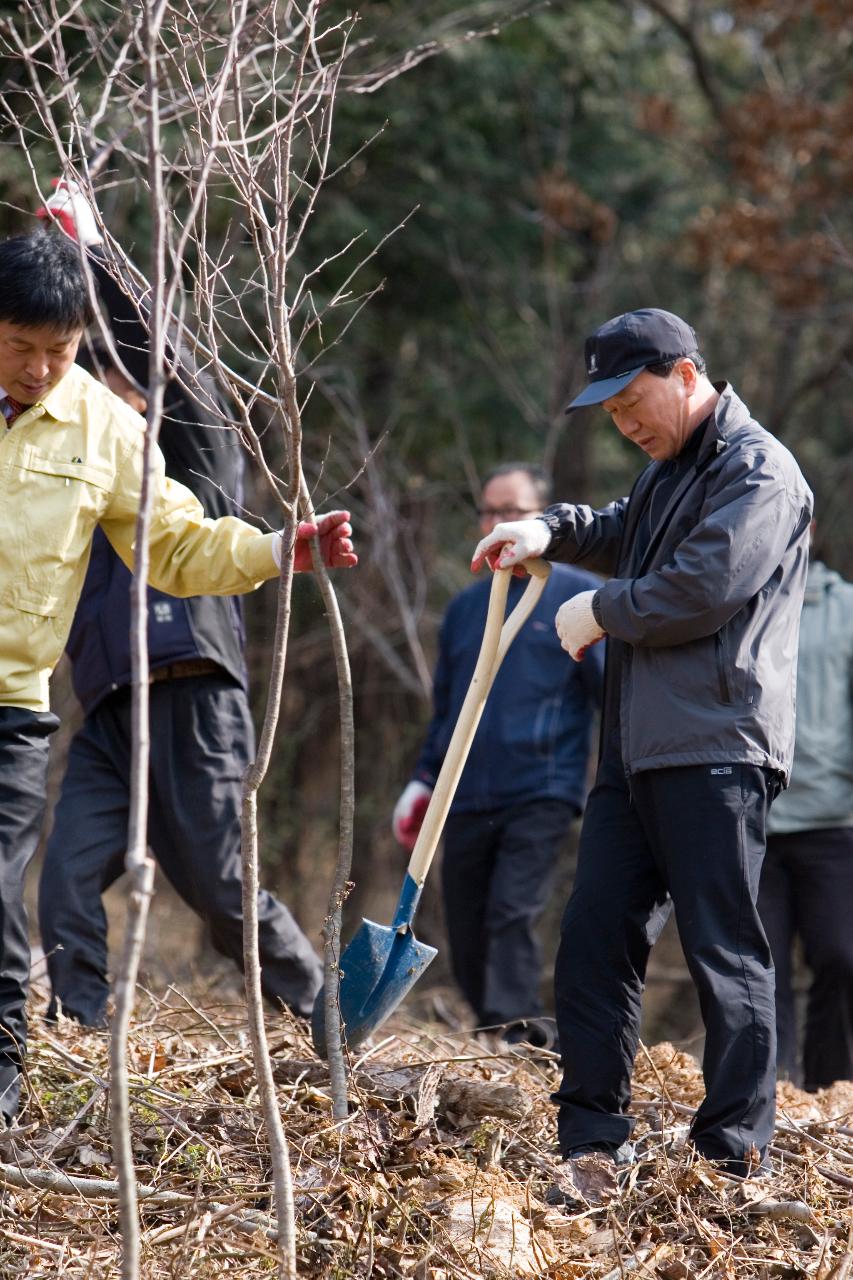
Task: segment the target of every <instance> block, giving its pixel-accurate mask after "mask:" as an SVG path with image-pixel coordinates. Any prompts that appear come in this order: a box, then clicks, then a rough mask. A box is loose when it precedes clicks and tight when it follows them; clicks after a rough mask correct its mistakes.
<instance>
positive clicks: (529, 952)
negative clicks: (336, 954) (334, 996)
mask: <svg viewBox="0 0 853 1280" xmlns="http://www.w3.org/2000/svg"><path fill="white" fill-rule="evenodd" d="M576 816H577V810H576V809H575V807H574V806H573V805H571V804H565V803H563V802H562V801H559V800H535V801H530V802H528V803H525V804H519V805H512V806H511V807H509V808H506V809H491V810H489V811H487V812H484V813H458V814H451V815H450V817H449V818H448V820H447V824H446V826H445V831H444V857H443V861H442V891H443V894H444V910H445V917H446V921H447V933H448V939H449V941H450V959H451V964H452V966H453V975H454V977H455V978H456V981H457V982H458V983H459V986H460V988H461V990H462V993H463V995H464V996H465V999H466V1000H467V1001H468V1003H469V1004H470V1005H471V1008H472V1009H473V1010H474V1012H475V1014H476V1015H477V1020H478V1022H479V1024H480V1025H481V1026H494V1025H496V1024H499V1023H504V1022H513V1021H516V1020H518V1019H523V1018H530V1017H536V1016H537V1015H538V1014H540V1013H541V1012H542V1003H541V999H540V994H539V988H540V984H541V976H542V957H541V952H540V947H539V943H538V940H537V938H536V934H535V925H536V922H537V920H538V919H539V917H540V915H541V914H542V911H543V909H544V907H545V904H546V902H547V901H548V895H549V892H550V889H551V884H552V881H553V875H554V868H555V864H556V860H557V855H558V853H559V851H560V846H561V844H562V842H563V841H564V840H565V837H566V834H567V832H568V830H569V827H570V825H571V822H572V819H573V818H575V817H576Z"/></svg>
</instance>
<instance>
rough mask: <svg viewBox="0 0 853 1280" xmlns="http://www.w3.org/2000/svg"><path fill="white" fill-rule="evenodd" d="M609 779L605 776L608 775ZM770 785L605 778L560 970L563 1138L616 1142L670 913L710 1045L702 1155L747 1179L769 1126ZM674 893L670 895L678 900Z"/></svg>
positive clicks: (770, 781) (695, 1128)
mask: <svg viewBox="0 0 853 1280" xmlns="http://www.w3.org/2000/svg"><path fill="white" fill-rule="evenodd" d="M599 778H600V779H601V774H599ZM776 786H777V784H776V781H775V778H773V777H772V776H768V775H767V774H765V772H764V771H763V770H762V769H760V768H757V767H753V766H750V765H740V764H733V765H725V764H723V765H719V766H714V767H711V766H707V765H701V766H691V767H689V768H676V769H659V770H653V771H649V772H644V773H640V774H637V775H635V776H634V777H633V779H632V782H631V790H630V792H629V791H628V788H627V784H625V783H624V781H622V782H618V783H616V782H614V781H613V780H612V779H611V780H608V781H607V782H602V781H601V780H600V781H599V782H598V783H597V785H596V786H595V788H594V789H593V791H592V793H591V795H590V798H589V801H588V803H587V808H586V814H585V817H584V822H583V828H582V831H581V838H580V847H579V850H578V869H577V875H576V878H575V886H574V891H573V893H572V895H571V898H570V899H569V903H568V906H567V908H566V912H565V916H564V918H563V926H562V938H561V943H560V949H559V953H558V956H557V967H556V975H555V986H556V1005H557V1025H558V1028H559V1033H560V1044H561V1046H562V1054H563V1070H564V1074H563V1080H562V1083H561V1085H560V1089H559V1091H558V1092H557V1093H556V1094H555V1095H554V1101H555V1102H556V1103H557V1104H558V1106H559V1121H558V1128H559V1139H560V1147H561V1150H562V1152H563V1155H564V1156H565V1155H566V1154H567V1153H568V1152H569V1151H570V1150H571V1149H572V1148H574V1147H577V1146H582V1145H584V1144H586V1143H597V1142H609V1143H614V1144H617V1145H618V1144H620V1143H621V1142H623V1141H624V1140H625V1139H626V1138H627V1137H628V1135H629V1134H630V1132H631V1128H632V1126H633V1121H632V1120H631V1119H630V1118H629V1117H628V1116H627V1115H626V1110H627V1108H628V1105H629V1103H630V1099H631V1093H630V1087H631V1071H632V1066H633V1061H634V1055H635V1053H636V1051H637V1045H638V1039H639V1029H640V1000H641V995H642V991H643V982H644V978H645V973H646V963H647V960H648V956H649V952H650V950H651V947H652V945H653V943H654V942H655V940H656V939H657V937H658V935H659V934H660V931H661V929H662V927H663V924H664V923H665V921H666V918H667V916H668V914H669V910H670V908H671V907H672V908H674V910H675V917H676V923H677V925H678V931H679V935H680V938H681V943H682V946H683V948H684V954H685V957H686V960H687V965H688V968H689V970H690V974H691V976H692V978H693V981H694V982H695V984H696V987H697V990H698V993H699V1001H700V1007H701V1010H702V1017H703V1019H704V1023H705V1031H706V1039H705V1054H704V1060H703V1064H702V1066H703V1073H704V1078H705V1087H706V1096H705V1100H704V1102H703V1103H702V1105H701V1107H700V1108H699V1111H698V1112H697V1115H696V1117H695V1119H694V1121H693V1125H692V1130H691V1137H692V1140H693V1142H694V1144H695V1146H696V1148H697V1149H698V1150H699V1151H700V1152H701V1153H702V1154H703V1155H705V1156H707V1157H709V1158H711V1159H720V1160H727V1161H732V1162H733V1163H732V1166H731V1167H732V1170H733V1171H734V1172H746V1157H747V1155H748V1153H749V1151H750V1148H751V1147H752V1146H753V1145H754V1146H755V1147H756V1148H757V1149H758V1150H759V1152H760V1153H761V1155H762V1157H763V1156H764V1154H765V1150H766V1147H767V1144H768V1142H769V1141H770V1138H771V1135H772V1132H773V1125H774V1119H775V1064H776V1032H775V1010H774V998H773V967H772V964H771V959H770V949H769V947H768V945H767V939H766V937H765V935H764V931H763V929H762V927H761V921H760V919H759V916H758V911H757V909H756V905H755V904H756V900H757V897H758V883H759V877H760V872H761V863H762V859H763V857H764V848H765V821H766V814H767V808H768V803H769V800H770V799H771V798H772V796H773V795H774V794H775V791H776ZM667 894H669V895H670V899H669V900H668V898H667ZM741 1161H743V1162H744V1167H743V1169H741V1168H740V1167H738V1165H739V1162H741Z"/></svg>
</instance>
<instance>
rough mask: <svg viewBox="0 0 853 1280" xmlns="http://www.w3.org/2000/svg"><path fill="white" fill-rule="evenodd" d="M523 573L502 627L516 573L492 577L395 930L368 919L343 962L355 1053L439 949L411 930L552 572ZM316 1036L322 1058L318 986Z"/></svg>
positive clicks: (534, 563) (349, 1037) (347, 1024)
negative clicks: (485, 718)
mask: <svg viewBox="0 0 853 1280" xmlns="http://www.w3.org/2000/svg"><path fill="white" fill-rule="evenodd" d="M524 567H525V568H526V569H527V572H528V573H529V574H530V575H531V579H530V582H529V583H528V584H527V588H526V590H525V592H524V595H523V596H522V597H521V599H520V600H519V602H518V604H517V605H516V606H515V608H514V609H513V611H512V613H511V614H510V616H509V617H508V618H507V620H506V622H503V626H501V623H502V621H503V617H504V613H505V610H506V601H507V592H508V591H509V583H510V578H511V577H512V570H511V569H498V570H496V571H495V573H494V574H493V575H492V587H491V594H490V596H489V611H488V614H487V616H486V626H485V631H484V633H483V643H482V645H481V646H480V654H479V657H478V658H477V665H476V667H475V669H474V675H473V677H472V679H471V685H470V687H469V689H468V692H467V694H466V696H465V701H464V703H463V704H462V710H461V711H460V712H459V719H458V720H457V722H456V728H455V729H454V730H453V736H452V738H451V739H450V744H449V746H448V748H447V752H446V754H445V757H444V763H443V765H442V766H441V772H440V773H439V775H438V778H437V779H436V783H435V789H434V790H433V793H432V796H431V797H430V802H429V806H428V808H427V811H426V813H425V814H424V820H423V823H422V825H421V829H420V832H419V833H418V838H417V841H416V843H415V847H414V849H413V850H412V856H411V858H410V859H409V865H408V867H407V869H406V876H405V879H404V881H403V888H402V892H401V893H400V898H399V901H398V903H397V910H396V911H395V913H394V919H393V921H392V923H391V925H390V927H389V926H388V925H381V924H375V923H374V922H373V921H372V920H363V921H362V923H361V926H360V928H359V929H358V931H357V933H356V934H355V935H354V937H353V939H352V941H351V942H350V944H349V946H348V947H347V948H346V950H345V951H344V953H343V955H342V956H341V959H340V970H341V982H340V1015H341V1022H342V1023H343V1033H344V1037H345V1039H346V1043H347V1045H348V1047H349V1048H350V1049H353V1048H355V1046H356V1045H358V1044H360V1043H361V1041H362V1040H364V1039H365V1038H366V1037H367V1036H369V1035H370V1034H371V1032H373V1031H375V1030H376V1028H377V1027H379V1026H381V1025H382V1023H383V1022H384V1021H385V1019H386V1018H387V1017H388V1016H389V1014H391V1013H393V1012H394V1010H395V1009H396V1008H397V1005H398V1004H400V1002H401V1001H402V1000H403V999H404V998H405V996H406V995H407V994H408V992H409V991H410V990H411V988H412V987H413V986H414V985H415V983H416V982H417V980H418V978H419V977H420V976H421V974H422V973H423V971H424V970H425V969H426V968H427V966H428V965H429V964H430V963H431V962H432V960H433V959H434V957H435V955H436V954H437V953H436V949H435V947H428V946H427V945H426V944H425V943H423V942H418V940H417V938H416V937H415V935H414V933H413V931H412V918H413V917H414V914H415V910H416V908H417V905H418V901H419V899H420V896H421V892H422V890H423V887H424V881H425V880H426V877H427V872H428V871H429V868H430V864H431V862H432V859H433V856H434V854H435V851H436V848H437V847H438V841H439V838H440V836H441V832H442V830H443V828H444V823H445V820H446V818H447V814H448V811H449V809H450V805H451V803H452V801H453V797H454V795H455V794H456V787H457V785H458V783H459V778H460V777H461V774H462V770H463V768H464V767H465V761H466V760H467V758H468V752H469V750H470V747H471V743H472V741H473V738H474V734H475V733H476V731H477V725H478V724H479V723H480V716H481V715H482V714H483V707H484V706H485V704H486V698H487V697H488V694H489V690H490V689H491V687H492V684H493V682H494V679H495V676H496V675H497V673H498V668H499V667H500V665H501V662H502V661H503V659H504V655H505V654H506V652H507V650H508V649H509V646H510V645H511V644H512V642H513V640H514V639H515V637H516V636H517V635H518V633H519V631H520V630H521V628H522V627H523V626H524V623H525V622H526V621H527V619H528V618H529V617H530V614H531V613H532V612H533V610H534V608H535V607H536V604H537V602H538V600H539V597H540V596H541V594H542V591H543V588H544V586H545V583H546V582H547V580H548V575H549V574H550V572H551V566H550V564H548V562H547V561H545V560H538V559H537V560H526V561H525V562H524ZM311 1037H312V1039H313V1041H314V1048H315V1049H316V1051H317V1053H318V1054H319V1055H320V1057H321V1058H325V1057H326V1010H325V988H321V990H320V991H319V993H318V995H317V998H316V1000H315V1001H314V1011H313V1014H312V1016H311Z"/></svg>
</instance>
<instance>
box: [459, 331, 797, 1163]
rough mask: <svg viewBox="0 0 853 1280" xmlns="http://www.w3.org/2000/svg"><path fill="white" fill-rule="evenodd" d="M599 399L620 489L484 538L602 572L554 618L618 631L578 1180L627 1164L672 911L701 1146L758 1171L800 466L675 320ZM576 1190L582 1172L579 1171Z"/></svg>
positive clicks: (590, 394) (581, 1061)
mask: <svg viewBox="0 0 853 1280" xmlns="http://www.w3.org/2000/svg"><path fill="white" fill-rule="evenodd" d="M585 354H586V369H587V374H588V377H589V385H588V386H587V387H586V388H585V390H584V391H582V392H581V393H580V395H579V396H578V397H576V399H575V400H574V401H573V402H572V405H571V406H570V407H571V408H576V407H579V406H580V405H585V404H601V405H603V408H604V410H605V412H606V413H608V414H609V415H610V417H611V420H612V422H613V425H614V426H615V428H616V429H617V430H618V431H619V432H620V434H621V435H623V436H624V437H625V438H626V439H628V440H630V441H631V442H632V443H634V444H636V445H637V446H638V448H640V449H641V450H642V451H643V453H645V454H646V455H647V457H648V458H649V459H650V462H649V465H648V466H646V467H645V469H644V470H643V471H642V473H641V475H640V476H639V478H638V479H637V481H636V483H635V485H634V488H633V490H632V492H631V494H630V496H629V497H626V498H620V499H617V500H616V501H615V502H611V503H610V504H609V505H608V506H606V507H602V508H598V509H593V508H591V507H588V506H585V505H583V504H580V503H568V502H566V503H558V504H556V505H555V506H552V507H550V508H548V510H547V511H546V512H545V514H544V516H542V517H538V518H537V517H534V518H533V519H529V520H518V521H507V522H504V523H502V524H499V525H498V526H497V527H496V528H495V529H494V530H493V531H492V533H491V535H490V536H488V537H487V538H484V539H483V540H482V542H481V543H480V544H479V546H478V547H477V548H476V550H475V553H474V560H473V563H472V568H475V569H476V568H478V567H479V565H480V564H482V563H483V561H484V560H488V561H489V563H490V564H493V565H497V566H499V567H503V566H506V565H513V564H517V563H518V562H520V561H521V560H525V559H527V558H528V557H529V556H531V555H544V556H545V557H546V559H549V560H560V561H568V562H569V563H572V564H580V565H585V566H588V567H589V568H591V569H595V570H597V571H599V572H602V573H607V574H611V575H612V577H611V578H610V579H609V581H607V582H605V583H603V584H602V585H601V586H600V587H598V589H597V590H591V591H588V592H582V593H580V594H579V595H577V596H574V597H573V598H572V599H571V600H569V601H567V602H566V603H565V604H564V605H562V606H561V607H560V609H559V611H558V613H557V617H556V620H555V621H556V626H557V630H558V633H559V634H560V637H561V640H562V643H563V646H564V647H565V648H566V649H567V650H568V651H569V652H570V653H571V654H572V656H573V657H576V658H578V657H580V656H581V655H582V654H583V653H585V651H586V650H587V648H588V647H589V646H590V645H594V644H596V643H597V642H599V641H600V640H601V639H602V638H603V637H604V636H605V635H606V636H608V637H609V638H608V655H607V670H606V674H605V683H604V705H603V710H602V735H601V756H600V760H599V766H598V773H597V776H596V785H595V787H594V788H593V790H592V792H591V793H590V797H589V801H588V804H587V807H586V811H585V814H584V822H583V829H582V831H581V837H580V844H579V849H578V870H577V875H576V878H575V885H574V890H573V892H572V896H571V899H570V901H569V904H568V906H567V908H566V913H565V916H564V918H563V931H562V939H561V943H560V950H559V953H558V956H557V965H556V971H555V986H556V997H557V1025H558V1029H559V1033H560V1043H561V1048H562V1054H563V1080H562V1083H561V1085H560V1088H559V1090H558V1091H557V1093H556V1094H555V1096H554V1101H555V1102H556V1103H557V1105H558V1108H559V1111H558V1131H559V1140H560V1148H561V1152H562V1155H563V1158H564V1160H565V1161H566V1162H567V1166H568V1167H567V1168H566V1170H565V1171H564V1177H565V1178H567V1179H568V1181H569V1182H571V1183H573V1184H574V1185H575V1186H576V1185H577V1179H576V1175H577V1174H578V1172H579V1170H578V1168H576V1167H574V1162H576V1161H581V1162H583V1164H582V1166H581V1168H582V1169H583V1166H585V1164H586V1162H587V1161H588V1160H589V1159H593V1160H598V1161H599V1162H601V1161H602V1160H604V1161H606V1162H608V1163H611V1162H612V1163H615V1164H619V1163H623V1162H625V1161H626V1160H629V1159H630V1158H631V1155H632V1152H631V1150H630V1144H629V1143H628V1142H627V1139H628V1137H629V1135H630V1132H631V1128H632V1125H633V1121H632V1119H631V1118H630V1116H629V1115H628V1114H627V1112H628V1107H629V1104H630V1100H631V1072H632V1067H633V1061H634V1055H635V1053H636V1051H637V1045H638V1040H639V1027H640V1006H641V997H642V991H643V983H644V979H645V972H646V964H647V961H648V956H649V951H650V949H651V946H652V945H653V943H654V941H655V939H656V938H657V937H658V935H659V933H660V930H661V928H662V925H663V923H664V921H665V919H666V916H667V914H668V912H669V909H670V902H671V904H672V907H673V908H674V910H675V916H676V922H677V924H678V929H679V935H680V938H681V942H682V946H683V947H684V954H685V958H686V960H687V964H688V967H689V969H690V974H691V977H692V978H693V981H694V983H695V984H696V987H697V989H698V992H699V999H700V1004H701V1008H702V1015H703V1019H704V1022H705V1051H704V1057H703V1064H702V1065H703V1073H704V1078H705V1087H706V1094H705V1099H704V1101H703V1103H702V1105H701V1106H700V1107H699V1109H698V1111H697V1113H696V1116H695V1117H694V1120H693V1123H692V1126H691V1139H692V1143H693V1146H694V1147H695V1149H696V1150H697V1151H698V1152H699V1153H700V1154H701V1155H703V1156H706V1157H707V1158H708V1159H711V1160H715V1161H717V1162H718V1163H719V1165H720V1167H721V1168H722V1170H723V1171H724V1172H727V1173H730V1174H734V1175H736V1176H746V1175H748V1174H750V1173H751V1172H754V1171H755V1170H756V1169H757V1168H759V1167H760V1166H761V1165H762V1163H763V1161H764V1160H765V1158H766V1153H767V1147H768V1144H769V1142H770V1141H771V1138H772V1134H773V1126H774V1119H775V1101H776V1094H775V1084H776V1074H775V1071H776V1061H775V1059H776V1034H775V1033H776V1028H775V1011H774V999H773V965H772V962H771V957H770V949H769V947H768V944H767V938H766V936H765V933H764V930H763V928H762V925H761V920H760V918H759V915H758V909H757V905H756V902H757V898H758V883H759V876H760V872H761V864H762V861H763V858H764V853H765V841H766V822H767V813H768V809H769V805H770V803H771V801H772V800H773V798H774V796H775V795H776V793H777V792H778V790H779V789H780V787H782V786H784V785H786V783H787V779H788V774H789V772H790V768H791V758H792V755H793V746H794V688H795V680H796V656H797V636H798V632H799V625H800V611H801V609H802V602H803V590H804V586H805V580H806V569H807V564H808V532H809V523H810V521H811V514H812V495H811V493H810V491H809V488H808V486H807V484H806V482H805V480H804V479H803V476H802V474H801V472H800V470H799V468H798V466H797V464H796V462H795V461H794V459H793V457H792V456H791V454H790V453H789V452H788V450H787V449H786V448H785V447H784V446H783V445H782V444H781V443H780V442H779V441H778V440H776V439H775V438H774V437H773V436H772V435H771V434H770V433H769V432H768V431H765V430H764V428H763V427H762V426H760V424H759V423H758V422H756V421H755V419H754V418H753V417H752V416H751V414H750V412H749V410H748V408H747V407H746V405H745V404H744V403H743V401H741V400H740V399H739V398H738V397H737V395H736V394H735V392H734V390H733V389H732V387H731V386H730V385H729V384H728V383H725V382H717V383H712V382H711V381H710V380H709V378H708V376H707V374H706V373H705V363H704V360H703V358H702V356H701V354H700V352H699V344H698V341H697V338H696V334H695V332H694V331H693V329H692V328H691V326H690V325H689V324H687V323H686V322H685V321H684V320H682V319H680V317H678V316H676V315H673V314H672V313H671V312H669V311H663V310H660V309H659V308H653V307H650V308H644V309H643V310H640V311H632V312H627V313H626V314H624V315H620V316H616V317H614V318H613V319H612V320H608V321H607V322H606V324H604V325H602V326H601V327H600V328H599V329H597V330H596V331H595V333H593V334H592V335H591V336H590V337H589V338H588V339H587V342H586V352H585ZM581 1181H583V1179H581Z"/></svg>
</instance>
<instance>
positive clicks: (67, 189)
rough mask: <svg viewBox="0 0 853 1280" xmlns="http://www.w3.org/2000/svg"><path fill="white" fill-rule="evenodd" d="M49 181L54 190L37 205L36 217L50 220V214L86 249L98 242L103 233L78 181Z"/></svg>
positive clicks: (69, 179)
mask: <svg viewBox="0 0 853 1280" xmlns="http://www.w3.org/2000/svg"><path fill="white" fill-rule="evenodd" d="M50 185H51V186H52V187H55V188H56V190H55V191H54V193H53V195H52V196H51V197H50V199H49V200H48V202H47V204H46V205H42V206H41V208H40V209H36V217H37V218H41V219H42V221H43V222H49V221H50V220H51V215H53V217H54V218H55V219H56V220H57V222H59V223H60V225H61V226H62V230H63V231H64V232H65V234H66V235H67V236H70V237H71V239H72V240H79V242H80V244H82V245H84V246H85V247H86V248H87V249H89V248H91V247H92V245H95V244H101V243H102V241H103V236H102V235H101V230H100V227H99V226H98V220H97V218H96V217H95V210H94V207H93V206H92V204H90V202H89V201H88V200H87V199H86V197H85V196H84V195H83V190H82V188H81V186H80V184H79V182H75V181H74V179H73V178H54V179H53V180H52V181H51V184H50Z"/></svg>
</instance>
